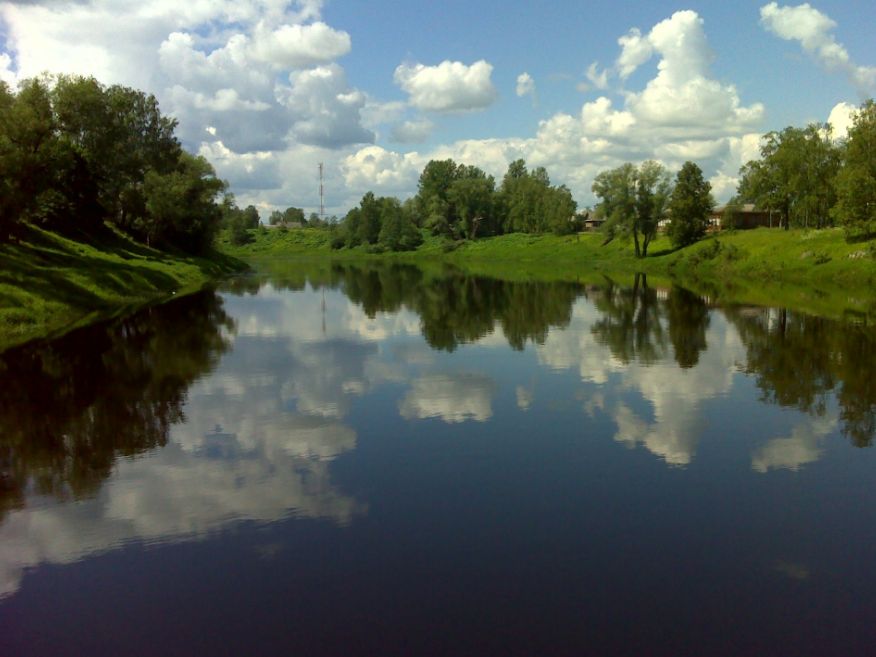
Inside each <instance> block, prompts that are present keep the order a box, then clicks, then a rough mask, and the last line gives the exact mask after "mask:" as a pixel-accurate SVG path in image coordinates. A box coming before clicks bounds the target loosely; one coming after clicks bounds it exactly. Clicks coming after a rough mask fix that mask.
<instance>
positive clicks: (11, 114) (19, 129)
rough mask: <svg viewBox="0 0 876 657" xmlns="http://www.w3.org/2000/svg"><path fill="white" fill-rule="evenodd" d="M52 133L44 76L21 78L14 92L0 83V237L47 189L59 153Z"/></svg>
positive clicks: (11, 229) (53, 125)
mask: <svg viewBox="0 0 876 657" xmlns="http://www.w3.org/2000/svg"><path fill="white" fill-rule="evenodd" d="M56 131H57V123H56V121H55V118H54V114H53V111H52V103H51V97H50V92H49V89H48V87H47V85H46V83H45V81H44V80H41V79H33V80H26V81H24V82H23V83H22V84H21V85H20V87H19V90H18V93H13V92H11V91H10V89H9V87H8V86H7V85H6V84H5V83H3V82H0V241H4V240H6V239H8V238H9V236H10V234H11V233H13V232H14V231H15V227H16V225H17V224H18V223H19V222H21V221H25V220H26V219H27V218H28V217H29V215H30V214H31V213H33V212H34V211H35V210H36V209H37V208H38V204H39V201H40V199H41V197H42V196H43V195H44V194H46V193H47V192H48V191H49V190H50V189H51V182H52V178H53V175H54V169H55V164H56V158H57V156H58V152H59V149H58V142H57V138H56Z"/></svg>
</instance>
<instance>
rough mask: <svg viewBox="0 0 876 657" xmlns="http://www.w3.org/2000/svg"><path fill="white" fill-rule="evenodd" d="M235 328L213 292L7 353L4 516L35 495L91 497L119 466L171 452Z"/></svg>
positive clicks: (0, 491)
mask: <svg viewBox="0 0 876 657" xmlns="http://www.w3.org/2000/svg"><path fill="white" fill-rule="evenodd" d="M231 326H232V325H231V321H230V319H229V318H228V317H227V315H226V314H225V312H224V311H223V309H222V305H221V301H220V299H219V297H217V296H216V295H215V294H213V293H209V292H208V293H200V294H197V295H192V296H188V297H184V298H181V299H178V300H176V301H174V302H172V303H168V304H165V305H162V306H157V307H154V308H150V309H147V310H144V311H142V312H139V313H136V314H134V315H132V316H130V317H126V318H125V319H122V320H119V321H115V322H110V323H103V324H100V325H97V326H92V327H88V328H86V329H81V330H78V331H74V332H71V333H69V334H68V335H66V336H64V337H62V338H59V339H57V340H53V341H50V342H49V341H46V342H40V343H35V344H31V345H25V346H23V347H21V348H18V349H12V350H9V351H6V352H4V353H3V354H0V468H2V472H0V517H2V515H3V514H5V513H6V512H7V511H9V510H10V509H13V508H17V507H21V506H22V505H23V503H24V497H25V494H26V493H27V492H29V491H33V492H35V493H39V494H50V495H56V496H61V497H70V496H72V497H74V498H83V497H87V496H90V495H92V494H94V493H95V492H96V491H97V490H98V488H99V487H100V485H101V484H102V483H103V482H104V481H105V480H106V479H107V477H108V476H109V475H110V473H111V471H112V469H113V465H114V463H115V461H116V459H117V458H119V457H120V456H133V455H136V454H140V453H142V452H144V451H145V450H149V449H152V448H155V447H157V446H161V445H164V444H166V442H167V439H168V431H169V429H170V427H171V425H173V424H174V423H177V422H180V421H181V420H182V419H183V417H182V405H183V403H184V401H185V397H186V391H187V389H188V387H189V386H190V385H191V383H192V382H194V381H195V380H196V379H197V378H199V377H201V376H203V375H204V374H205V373H207V372H208V371H209V370H210V369H212V367H213V366H214V365H215V363H216V362H217V360H218V357H219V356H220V355H221V354H222V353H223V352H224V351H225V350H226V349H227V341H226V339H225V338H224V337H223V332H222V328H223V327H225V328H226V329H230V328H231Z"/></svg>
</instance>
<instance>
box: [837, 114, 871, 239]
mask: <svg viewBox="0 0 876 657" xmlns="http://www.w3.org/2000/svg"><path fill="white" fill-rule="evenodd" d="M852 118H853V125H852V127H851V128H850V129H849V137H848V140H847V141H846V148H845V153H844V166H843V168H842V170H841V171H840V172H839V175H838V176H837V181H836V187H837V204H836V207H835V208H834V209H833V212H832V215H833V217H834V219H836V222H837V223H838V224H839V225H840V226H842V227H843V229H844V230H845V234H846V238H847V239H856V238H862V237H869V236H872V235H876V103H874V102H873V101H872V100H869V101H867V102H866V103H864V105H862V106H861V109H860V111H858V112H856V113H855V114H854V115H853V117H852Z"/></svg>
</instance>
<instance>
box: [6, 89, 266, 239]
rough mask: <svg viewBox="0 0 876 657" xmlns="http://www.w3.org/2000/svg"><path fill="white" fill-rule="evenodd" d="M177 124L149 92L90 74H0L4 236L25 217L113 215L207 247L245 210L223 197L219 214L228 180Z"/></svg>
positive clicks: (67, 221)
mask: <svg viewBox="0 0 876 657" xmlns="http://www.w3.org/2000/svg"><path fill="white" fill-rule="evenodd" d="M176 125H177V121H176V119H172V118H169V117H167V116H163V115H162V114H161V112H160V110H159V107H158V101H157V100H156V99H155V97H154V96H152V95H151V94H145V93H143V92H142V91H137V90H135V89H130V88H128V87H123V86H120V85H112V86H109V87H107V86H104V85H103V84H101V83H99V82H98V81H97V80H95V79H94V78H90V77H81V76H68V75H55V76H53V75H43V76H41V77H37V78H33V79H29V80H25V81H23V82H22V83H20V84H19V86H18V88H17V89H15V90H13V89H11V88H10V87H9V86H8V85H7V84H5V83H4V82H0V242H2V241H6V240H10V239H15V238H16V237H17V235H18V233H19V232H20V231H19V228H20V227H21V226H22V225H23V224H27V223H30V224H35V225H39V226H42V227H45V228H47V229H49V230H53V231H56V232H61V233H66V234H75V233H78V232H84V233H86V234H87V233H94V232H95V231H99V230H100V229H102V228H103V227H104V222H105V221H109V222H111V223H112V224H114V225H115V226H117V227H118V228H119V229H121V230H122V231H124V232H126V233H128V234H129V235H131V236H133V237H134V238H135V239H137V240H140V241H142V242H144V243H146V244H148V245H150V246H155V247H159V248H166V247H176V248H179V249H181V250H183V251H187V252H199V251H203V250H204V249H206V248H208V247H209V246H210V245H211V244H212V243H213V239H214V237H215V235H216V232H217V231H218V230H219V228H220V225H221V222H222V220H223V216H226V215H228V213H229V211H232V210H233V211H234V212H242V211H239V210H238V209H237V208H236V206H234V205H233V197H229V198H226V203H225V205H226V207H225V208H224V211H225V214H223V207H222V206H221V204H220V203H219V202H217V199H218V197H219V196H220V195H221V193H222V192H223V191H225V189H226V183H225V182H223V181H222V180H219V179H218V178H217V177H216V172H215V171H214V169H213V167H212V166H211V165H210V163H209V162H208V161H207V160H206V159H205V158H204V157H202V156H199V155H192V154H191V153H187V152H186V151H185V150H183V149H182V147H181V145H180V143H179V141H178V140H177V138H176V137H175V136H174V130H175V128H176ZM252 209H253V210H254V209H255V208H252ZM246 212H250V209H249V208H247V210H246ZM256 215H257V213H256ZM249 216H250V219H251V214H250V215H249Z"/></svg>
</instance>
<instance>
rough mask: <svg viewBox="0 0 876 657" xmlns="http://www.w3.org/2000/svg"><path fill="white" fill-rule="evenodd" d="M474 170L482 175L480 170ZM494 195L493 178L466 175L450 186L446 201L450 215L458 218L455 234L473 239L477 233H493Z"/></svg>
mask: <svg viewBox="0 0 876 657" xmlns="http://www.w3.org/2000/svg"><path fill="white" fill-rule="evenodd" d="M463 168H464V167H463ZM468 169H476V167H468ZM476 170H477V172H479V173H480V174H483V172H482V171H481V170H480V169H476ZM494 193H495V181H494V180H493V176H489V177H487V176H485V175H466V176H465V177H462V178H460V179H458V180H456V181H455V182H454V183H453V185H451V187H450V190H449V192H448V194H447V199H448V201H449V204H450V206H451V207H452V208H453V212H452V214H453V215H454V216H456V217H457V218H458V220H457V225H456V232H458V233H459V235H460V236H462V237H466V238H468V239H475V238H476V237H477V236H478V233H480V234H481V235H489V234H492V233H493V232H494V225H493V205H494V204H493V196H494Z"/></svg>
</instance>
